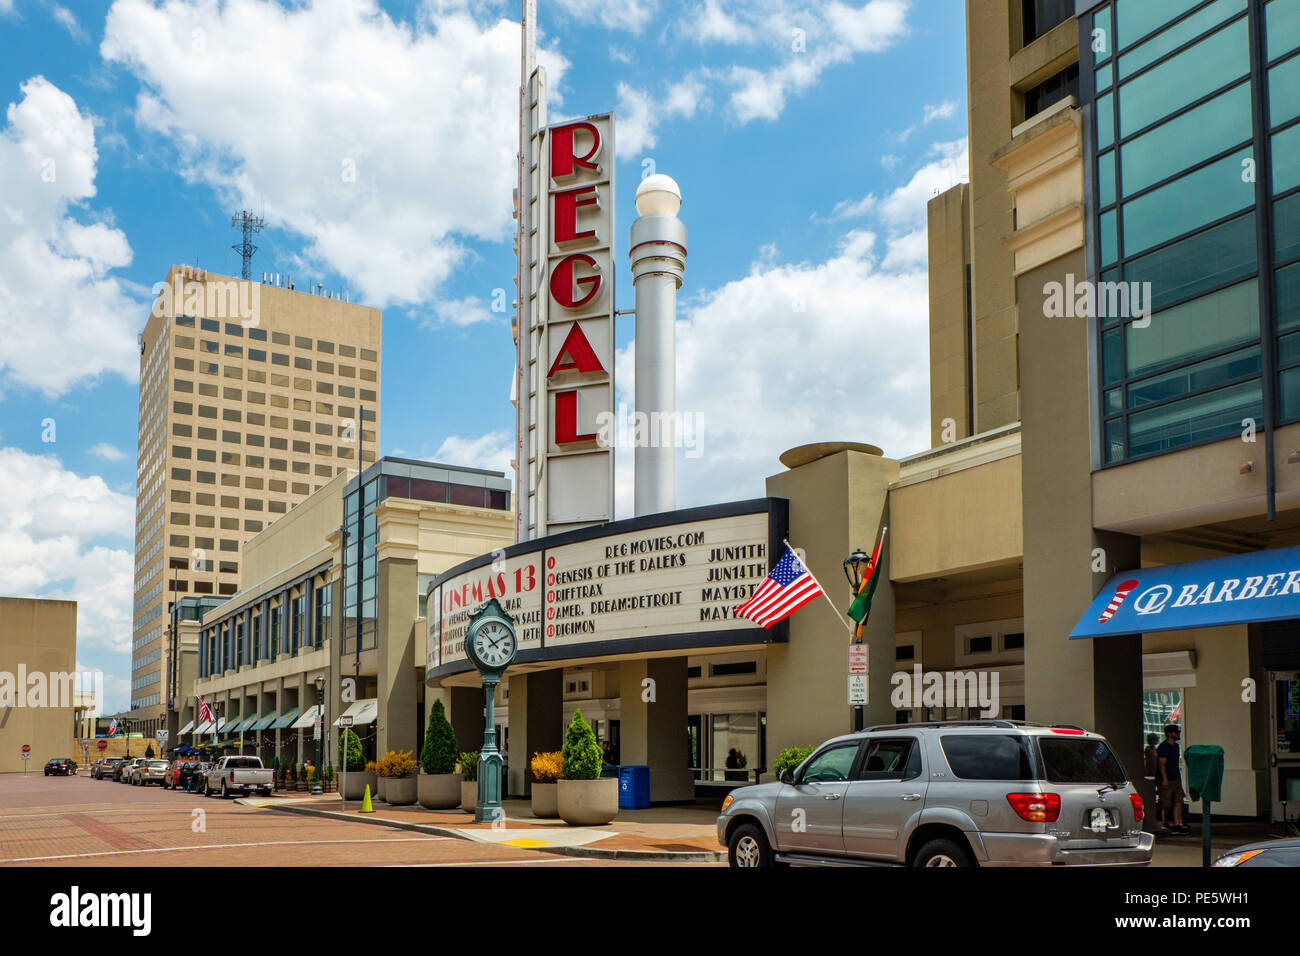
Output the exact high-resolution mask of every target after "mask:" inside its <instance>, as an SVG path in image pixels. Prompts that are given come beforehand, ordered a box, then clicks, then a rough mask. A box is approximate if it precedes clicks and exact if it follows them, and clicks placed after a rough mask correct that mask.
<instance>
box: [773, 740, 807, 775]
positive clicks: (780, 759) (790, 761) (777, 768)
mask: <svg viewBox="0 0 1300 956" xmlns="http://www.w3.org/2000/svg"><path fill="white" fill-rule="evenodd" d="M812 752H813V748H811V747H786V748H785V749H784V750H782V751H781V752H780V753H779V754H777V757H776V762H775V763H773V764H772V772H773V773H775V774H776V778H777V779H778V780H780V779H781V774H783V773H784V772H785V771H787V770H793V769H794V768H795V767H797V766H799V764H801V763H803V762H804V761H805V760H807V759H808V755H809V754H811V753H812Z"/></svg>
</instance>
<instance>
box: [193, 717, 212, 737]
mask: <svg viewBox="0 0 1300 956" xmlns="http://www.w3.org/2000/svg"><path fill="white" fill-rule="evenodd" d="M210 733H212V721H210V720H205V721H204V722H203V723H202V724H201V725H200V726H198V727H195V728H194V736H195V737H198V736H199V735H200V734H210Z"/></svg>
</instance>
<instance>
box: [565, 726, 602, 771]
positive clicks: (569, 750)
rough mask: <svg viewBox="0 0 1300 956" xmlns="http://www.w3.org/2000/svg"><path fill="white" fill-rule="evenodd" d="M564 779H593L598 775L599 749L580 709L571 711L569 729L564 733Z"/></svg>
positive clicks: (593, 733)
mask: <svg viewBox="0 0 1300 956" xmlns="http://www.w3.org/2000/svg"><path fill="white" fill-rule="evenodd" d="M561 752H562V753H563V754H564V771H563V779H565V780H595V779H597V778H598V777H599V776H600V765H601V762H602V760H601V750H600V744H598V743H596V734H595V732H594V731H593V730H592V729H591V725H590V724H588V723H587V721H586V720H584V719H583V716H582V711H581V710H575V711H574V712H573V720H571V721H569V729H568V730H567V731H565V734H564V750H563V751H561Z"/></svg>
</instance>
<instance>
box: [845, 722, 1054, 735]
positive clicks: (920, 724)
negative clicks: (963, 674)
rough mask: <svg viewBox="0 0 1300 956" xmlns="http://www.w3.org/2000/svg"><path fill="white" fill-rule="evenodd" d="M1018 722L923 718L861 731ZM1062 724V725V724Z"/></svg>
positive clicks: (1007, 725)
mask: <svg viewBox="0 0 1300 956" xmlns="http://www.w3.org/2000/svg"><path fill="white" fill-rule="evenodd" d="M1023 723H1024V722H1023V721H1020V722H1019V724H1018V723H1017V722H1016V721H1013V720H924V721H918V722H916V723H911V724H876V725H875V726H874V727H865V728H863V729H862V731H860V732H861V733H864V734H865V733H871V732H874V731H877V730H907V729H908V728H913V727H1001V728H1006V729H1014V728H1015V727H1017V726H1019V725H1023ZM1062 726H1064V725H1062Z"/></svg>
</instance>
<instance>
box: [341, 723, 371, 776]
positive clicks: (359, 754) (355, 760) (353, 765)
mask: <svg viewBox="0 0 1300 956" xmlns="http://www.w3.org/2000/svg"><path fill="white" fill-rule="evenodd" d="M345 750H346V752H345ZM339 766H340V767H346V768H347V771H348V773H361V772H362V771H364V770H365V769H366V757H365V753H364V752H363V751H362V749H361V738H360V737H358V736H357V735H356V733H355V731H353V730H352V729H351V728H348V730H347V731H346V732H345V733H344V735H343V736H342V737H340V738H339Z"/></svg>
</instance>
